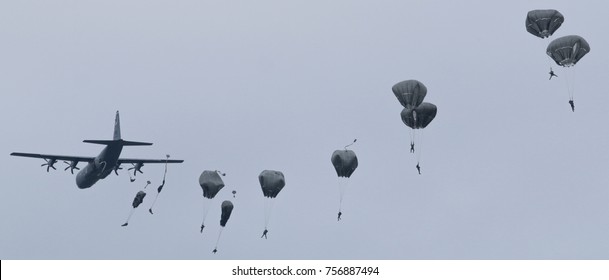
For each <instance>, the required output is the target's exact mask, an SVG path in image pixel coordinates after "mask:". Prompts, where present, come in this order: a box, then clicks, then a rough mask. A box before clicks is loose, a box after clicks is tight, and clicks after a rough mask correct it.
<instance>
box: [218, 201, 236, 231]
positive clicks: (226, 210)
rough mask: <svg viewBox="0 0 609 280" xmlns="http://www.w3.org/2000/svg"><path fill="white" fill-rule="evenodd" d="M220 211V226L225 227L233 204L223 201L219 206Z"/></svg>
mask: <svg viewBox="0 0 609 280" xmlns="http://www.w3.org/2000/svg"><path fill="white" fill-rule="evenodd" d="M220 208H221V209H222V216H221V217H220V225H221V226H226V222H228V218H230V214H231V213H232V212H233V203H232V202H230V201H229V200H225V201H223V202H222V205H221V206H220Z"/></svg>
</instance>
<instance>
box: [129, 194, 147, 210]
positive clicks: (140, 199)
mask: <svg viewBox="0 0 609 280" xmlns="http://www.w3.org/2000/svg"><path fill="white" fill-rule="evenodd" d="M144 197H146V193H145V192H144V191H139V192H137V194H136V195H135V198H134V199H133V204H131V205H132V206H133V208H137V207H138V206H140V204H142V202H144Z"/></svg>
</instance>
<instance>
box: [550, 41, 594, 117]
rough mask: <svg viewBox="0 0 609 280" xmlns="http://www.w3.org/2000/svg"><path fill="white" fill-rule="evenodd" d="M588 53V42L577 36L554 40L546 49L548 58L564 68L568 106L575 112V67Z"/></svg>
mask: <svg viewBox="0 0 609 280" xmlns="http://www.w3.org/2000/svg"><path fill="white" fill-rule="evenodd" d="M589 52H590V45H589V44H588V42H587V41H586V40H585V39H584V38H582V37H581V36H577V35H569V36H564V37H560V38H556V39H554V40H553V41H552V42H551V43H550V44H549V45H548V48H547V49H546V53H547V54H548V56H549V57H550V58H551V59H552V60H553V61H554V62H556V64H557V65H560V66H562V67H564V68H567V69H566V71H565V76H566V79H565V80H566V82H567V92H568V93H569V104H571V110H573V111H575V105H574V101H573V95H574V92H575V65H576V64H577V63H578V62H579V61H580V60H581V59H582V58H583V57H584V56H585V55H586V54H587V53H589Z"/></svg>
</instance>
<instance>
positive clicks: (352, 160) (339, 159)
mask: <svg viewBox="0 0 609 280" xmlns="http://www.w3.org/2000/svg"><path fill="white" fill-rule="evenodd" d="M331 160H332V165H334V169H336V175H338V177H347V178H349V177H351V174H353V172H354V171H355V169H356V168H357V156H356V155H355V152H353V151H352V150H336V151H334V153H332V158H331Z"/></svg>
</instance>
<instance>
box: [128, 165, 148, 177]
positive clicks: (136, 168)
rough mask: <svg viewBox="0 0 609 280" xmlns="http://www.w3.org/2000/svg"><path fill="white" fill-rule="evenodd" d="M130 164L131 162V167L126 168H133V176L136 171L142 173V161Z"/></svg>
mask: <svg viewBox="0 0 609 280" xmlns="http://www.w3.org/2000/svg"><path fill="white" fill-rule="evenodd" d="M132 164H133V167H129V169H127V170H133V176H135V175H136V174H137V173H136V172H139V173H142V174H144V172H142V170H141V168H142V166H144V163H143V162H138V163H132Z"/></svg>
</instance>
